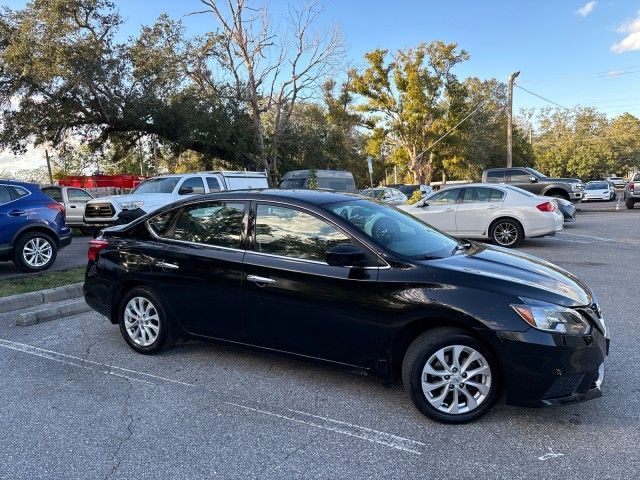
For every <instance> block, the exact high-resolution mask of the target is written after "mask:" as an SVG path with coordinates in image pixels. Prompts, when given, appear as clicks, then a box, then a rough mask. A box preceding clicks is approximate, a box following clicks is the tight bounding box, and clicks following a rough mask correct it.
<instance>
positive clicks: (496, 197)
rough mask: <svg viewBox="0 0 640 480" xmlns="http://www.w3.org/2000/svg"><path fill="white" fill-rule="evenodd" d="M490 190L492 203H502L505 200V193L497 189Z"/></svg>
mask: <svg viewBox="0 0 640 480" xmlns="http://www.w3.org/2000/svg"><path fill="white" fill-rule="evenodd" d="M489 190H491V198H490V201H492V202H501V201H502V200H504V192H502V191H500V190H496V189H495V188H490V189H489Z"/></svg>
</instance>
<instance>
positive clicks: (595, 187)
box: [582, 180, 616, 202]
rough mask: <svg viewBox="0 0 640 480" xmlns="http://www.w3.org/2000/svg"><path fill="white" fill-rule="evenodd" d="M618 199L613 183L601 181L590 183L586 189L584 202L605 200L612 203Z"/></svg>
mask: <svg viewBox="0 0 640 480" xmlns="http://www.w3.org/2000/svg"><path fill="white" fill-rule="evenodd" d="M615 199H616V188H615V187H614V186H613V185H611V183H609V182H607V181H604V180H599V181H595V182H588V183H587V185H586V186H585V188H584V196H583V197H582V201H583V202H588V201H590V200H604V201H606V202H610V201H612V200H615Z"/></svg>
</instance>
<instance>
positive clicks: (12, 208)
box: [0, 184, 29, 253]
mask: <svg viewBox="0 0 640 480" xmlns="http://www.w3.org/2000/svg"><path fill="white" fill-rule="evenodd" d="M21 190H24V189H21ZM28 215H29V209H28V208H27V206H25V205H20V203H19V198H18V197H17V195H16V193H15V189H14V187H13V186H10V185H1V184H0V249H6V248H8V246H9V244H10V243H11V240H12V239H13V236H14V235H15V233H16V232H17V231H18V230H19V229H20V228H21V227H22V226H23V225H24V224H25V223H26V222H27V221H28V218H29V217H28ZM0 253H2V252H1V251H0Z"/></svg>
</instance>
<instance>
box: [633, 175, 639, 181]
mask: <svg viewBox="0 0 640 480" xmlns="http://www.w3.org/2000/svg"><path fill="white" fill-rule="evenodd" d="M633 181H634V182H640V173H636V176H635V177H633Z"/></svg>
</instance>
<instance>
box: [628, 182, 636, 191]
mask: <svg viewBox="0 0 640 480" xmlns="http://www.w3.org/2000/svg"><path fill="white" fill-rule="evenodd" d="M634 188H636V186H635V185H634V184H633V182H629V190H631V191H632V192H633V189H634Z"/></svg>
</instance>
